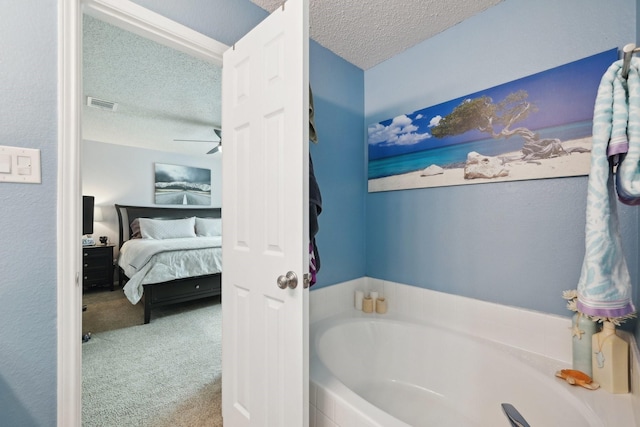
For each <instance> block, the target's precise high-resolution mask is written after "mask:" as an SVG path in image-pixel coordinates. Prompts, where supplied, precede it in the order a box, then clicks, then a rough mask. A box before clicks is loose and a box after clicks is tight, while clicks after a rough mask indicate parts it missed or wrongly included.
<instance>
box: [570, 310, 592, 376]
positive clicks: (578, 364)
mask: <svg viewBox="0 0 640 427" xmlns="http://www.w3.org/2000/svg"><path fill="white" fill-rule="evenodd" d="M595 333H596V322H594V321H593V320H591V319H589V318H588V317H587V316H585V315H584V314H582V313H580V312H577V313H576V314H574V315H573V317H572V318H571V335H572V337H571V339H572V354H573V369H575V370H578V371H581V372H584V373H585V374H587V375H589V376H590V377H592V378H593V370H592V366H591V339H592V337H593V334H595Z"/></svg>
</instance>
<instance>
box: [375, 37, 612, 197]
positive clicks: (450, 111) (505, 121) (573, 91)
mask: <svg viewBox="0 0 640 427" xmlns="http://www.w3.org/2000/svg"><path fill="white" fill-rule="evenodd" d="M617 58H618V52H617V49H611V50H608V51H605V52H602V53H599V54H597V55H593V56H590V57H587V58H584V59H581V60H578V61H574V62H571V63H569V64H566V65H562V66H560V67H556V68H553V69H550V70H547V71H543V72H541V73H537V74H534V75H531V76H528V77H524V78H522V79H518V80H514V81H512V82H509V83H505V84H502V85H500V86H495V87H493V88H490V89H486V90H483V91H479V92H476V93H474V94H471V95H467V96H464V97H460V98H457V99H453V100H451V101H447V102H444V103H442V104H438V105H435V106H432V107H427V108H424V109H421V110H418V111H414V112H413V113H409V114H403V115H400V116H397V117H394V118H392V119H388V120H384V121H381V122H378V123H374V124H372V125H370V126H369V127H368V179H369V191H386V190H396V189H404V188H419V187H430V186H442V185H460V184H472V183H478V182H491V180H488V181H487V180H473V179H472V178H468V175H467V174H466V172H465V171H464V168H465V163H466V162H467V156H468V154H469V153H473V152H476V153H479V155H481V156H487V157H497V158H499V161H501V162H503V163H504V164H505V168H504V169H505V171H506V172H504V173H503V174H502V175H501V177H500V179H496V181H497V180H515V179H537V178H549V177H559V176H574V175H580V174H583V175H584V174H588V170H589V163H590V156H589V154H588V153H589V151H590V143H591V140H590V138H591V128H592V119H593V106H594V102H595V97H596V92H597V88H598V85H599V83H600V78H601V77H602V74H603V73H604V71H606V69H607V68H608V67H609V65H611V63H612V62H614V61H615V60H617ZM585 153H586V154H585ZM559 158H562V159H560V160H558V159H559ZM432 165H436V166H439V167H441V168H444V170H445V171H447V172H444V173H441V175H443V176H440V177H438V178H428V177H427V178H425V177H422V178H420V171H422V170H424V169H425V168H427V167H429V166H432ZM533 165H538V166H540V167H538V168H534V167H533ZM517 167H520V168H521V169H524V168H526V173H522V170H521V171H519V172H518V171H517V170H516V169H517ZM563 170H566V174H563ZM410 174H413V175H411V176H403V177H402V179H398V176H399V175H410ZM489 178H492V177H489Z"/></svg>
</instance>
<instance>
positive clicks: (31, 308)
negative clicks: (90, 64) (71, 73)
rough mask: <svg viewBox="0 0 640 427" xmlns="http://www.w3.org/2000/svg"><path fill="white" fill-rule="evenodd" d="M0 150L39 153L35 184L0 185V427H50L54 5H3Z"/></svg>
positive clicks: (33, 0)
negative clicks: (38, 178) (38, 174)
mask: <svg viewBox="0 0 640 427" xmlns="http://www.w3.org/2000/svg"><path fill="white" fill-rule="evenodd" d="M1 16H2V17H0V52H2V54H1V56H2V59H0V75H1V76H2V78H1V79H0V93H2V96H3V98H4V100H3V102H2V104H0V145H9V146H17V147H28V148H37V149H40V150H41V161H42V167H41V173H42V184H16V183H2V184H0V272H1V273H2V275H1V278H0V325H1V326H0V424H2V425H10V426H33V425H42V426H45V425H55V420H56V369H57V358H56V352H57V348H56V334H57V331H56V309H57V306H56V292H57V284H56V179H57V176H56V174H57V142H56V141H57V134H56V132H57V124H56V120H57V113H56V111H57V99H56V88H57V57H56V55H57V45H56V37H57V27H56V26H57V24H56V22H57V2H56V1H54V0H46V1H43V0H25V1H19V2H3V5H2V15H1Z"/></svg>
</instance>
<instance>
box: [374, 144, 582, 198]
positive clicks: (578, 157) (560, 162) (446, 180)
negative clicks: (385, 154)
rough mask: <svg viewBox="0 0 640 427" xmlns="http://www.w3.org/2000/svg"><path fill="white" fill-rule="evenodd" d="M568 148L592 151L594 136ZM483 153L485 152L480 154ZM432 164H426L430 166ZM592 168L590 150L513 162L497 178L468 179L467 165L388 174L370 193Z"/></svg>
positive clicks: (564, 173) (574, 173) (577, 173)
mask: <svg viewBox="0 0 640 427" xmlns="http://www.w3.org/2000/svg"><path fill="white" fill-rule="evenodd" d="M562 146H563V147H564V149H565V150H568V149H571V148H578V147H579V148H585V149H588V150H591V137H590V136H589V137H587V138H582V139H576V140H572V141H566V142H563V143H562ZM480 154H482V153H480ZM521 155H522V153H521V152H513V153H505V154H502V155H500V156H497V157H507V158H513V157H517V156H521ZM428 166H430V165H425V166H424V167H425V168H426V167H428ZM590 167H591V153H590V152H586V153H579V152H574V153H572V154H569V155H567V156H561V157H554V158H551V159H541V160H534V161H531V162H526V161H510V162H507V163H506V164H505V168H506V169H507V170H508V171H509V175H508V176H505V177H498V178H476V179H465V178H464V168H463V167H461V168H453V169H444V173H442V174H439V175H432V176H421V174H422V170H419V171H414V172H409V173H405V174H401V175H393V176H387V177H384V178H376V179H370V180H369V192H378V191H391V190H404V189H411V188H428V187H442V186H452V185H468V184H483V183H488V182H503V181H519V180H528V179H540V178H557V177H567V176H580V175H588V174H589V169H590Z"/></svg>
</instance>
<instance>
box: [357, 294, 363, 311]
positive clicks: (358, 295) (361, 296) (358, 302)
mask: <svg viewBox="0 0 640 427" xmlns="http://www.w3.org/2000/svg"><path fill="white" fill-rule="evenodd" d="M363 299H364V292H362V291H356V295H355V306H356V310H362V300H363Z"/></svg>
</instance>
